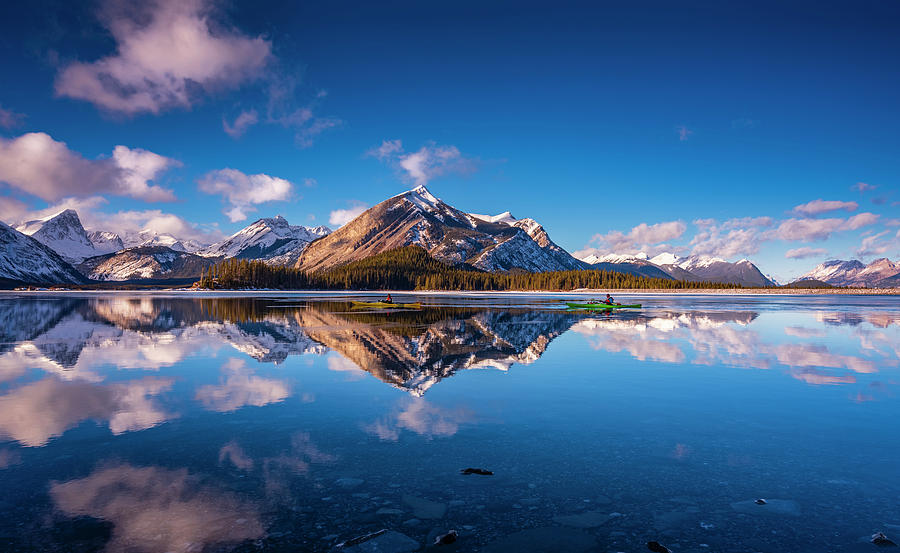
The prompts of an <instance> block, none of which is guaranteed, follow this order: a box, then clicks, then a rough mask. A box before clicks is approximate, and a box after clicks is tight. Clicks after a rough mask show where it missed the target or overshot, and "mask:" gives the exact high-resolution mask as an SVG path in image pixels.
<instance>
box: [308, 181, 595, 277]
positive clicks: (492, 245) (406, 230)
mask: <svg viewBox="0 0 900 553" xmlns="http://www.w3.org/2000/svg"><path fill="white" fill-rule="evenodd" d="M487 219H488V220H485V219H482V218H480V216H473V215H470V214H468V213H464V212H462V211H460V210H458V209H456V208H454V207H452V206H450V205H447V204H446V203H444V202H443V201H441V200H440V199H438V198H436V197H435V196H433V195H432V194H431V193H430V192H429V191H428V190H427V189H426V188H425V187H424V186H419V187H416V188H414V189H412V190H409V191H407V192H404V193H402V194H399V195H397V196H394V197H392V198H388V199H387V200H385V201H383V202H381V203H379V204H378V205H376V206H374V207H372V208H370V209H368V210H366V211H365V212H363V213H362V214H360V215H359V216H358V217H356V218H355V219H353V220H352V221H350V222H349V223H347V224H346V225H344V226H343V227H341V228H340V229H338V230H336V231H334V232H332V233H331V234H329V235H327V236H325V237H324V238H320V239H318V240H316V241H314V242H312V243H311V244H310V245H309V246H308V247H307V248H306V249H305V250H304V251H303V253H302V255H301V256H300V259H299V260H298V261H297V263H296V264H295V267H297V268H300V269H304V270H312V271H317V270H322V269H328V268H330V267H335V266H338V265H343V264H345V263H349V262H351V261H358V260H360V259H365V258H367V257H370V256H373V255H375V254H378V253H381V252H385V251H388V250H394V249H397V248H402V247H405V246H412V245H417V246H421V247H423V248H425V249H426V250H427V251H428V252H429V253H430V254H431V255H432V256H433V257H434V258H435V259H438V260H441V261H444V262H447V263H452V264H466V265H469V266H472V267H475V268H478V269H482V270H486V271H507V270H511V269H521V270H525V271H562V270H569V269H583V268H585V264H584V263H583V262H581V261H579V260H577V259H575V258H574V257H572V256H571V255H569V253H568V252H566V251H565V250H563V249H562V248H560V247H559V246H557V245H556V244H554V243H553V242H552V241H551V240H550V238H549V236H547V234H546V232H545V231H544V229H543V228H542V227H541V226H540V225H538V224H537V223H536V222H534V221H532V220H530V219H529V220H526V219H523V220H522V221H524V223H522V222H519V223H520V224H519V225H516V222H517V221H516V220H515V219H513V218H512V217H511V216H510V217H509V218H506V219H504V220H502V221H499V220H498V221H496V222H494V221H491V220H490V219H492V218H487ZM523 227H524V228H523Z"/></svg>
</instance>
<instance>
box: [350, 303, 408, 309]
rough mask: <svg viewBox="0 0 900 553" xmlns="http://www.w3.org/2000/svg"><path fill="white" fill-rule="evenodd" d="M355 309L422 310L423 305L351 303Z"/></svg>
mask: <svg viewBox="0 0 900 553" xmlns="http://www.w3.org/2000/svg"><path fill="white" fill-rule="evenodd" d="M350 303H352V304H353V307H370V308H373V309H421V308H422V304H421V303H419V302H416V303H393V302H391V303H388V302H386V301H351V302H350Z"/></svg>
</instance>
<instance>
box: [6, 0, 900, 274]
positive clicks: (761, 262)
mask: <svg viewBox="0 0 900 553" xmlns="http://www.w3.org/2000/svg"><path fill="white" fill-rule="evenodd" d="M898 25H900V4H898V3H896V2H867V1H862V2H861V1H854V2H827V1H819V2H678V3H672V2H668V1H664V2H634V3H624V2H615V3H612V2H590V3H588V2H583V3H570V2H554V3H552V4H547V3H529V2H521V1H520V2H499V1H498V2H483V1H480V2H464V1H460V2H452V3H443V2H442V3H438V2H419V1H411V2H344V1H330V2H315V3H312V2H309V3H297V2H293V1H286V0H285V1H256V2H246V1H240V0H232V1H229V2H224V1H218V0H158V1H156V2H140V3H136V2H124V1H94V2H91V1H85V2H68V1H64V0H60V1H48V0H37V1H34V2H4V3H2V4H0V220H2V221H5V222H7V223H15V222H19V221H23V220H28V219H33V218H36V217H39V216H45V215H48V214H51V213H54V212H56V211H59V210H61V209H63V208H68V207H71V208H74V209H76V210H77V211H78V213H79V215H80V216H81V219H82V221H83V223H84V225H85V227H87V228H88V229H89V230H109V231H113V232H119V233H128V232H134V231H137V230H140V229H142V228H151V229H154V230H157V231H159V232H171V233H174V234H176V235H178V236H179V237H184V238H190V239H197V240H201V241H206V242H211V241H215V240H217V239H220V238H221V237H222V236H225V235H228V234H231V233H233V232H235V231H237V230H239V229H240V228H242V227H244V226H246V225H248V224H250V223H252V222H253V221H254V220H256V219H258V218H260V217H271V216H274V215H276V214H281V215H283V216H284V217H286V218H287V219H288V221H290V222H291V223H292V224H303V225H308V226H316V225H327V226H330V227H332V228H336V227H338V226H340V225H341V224H344V223H346V221H348V220H349V219H350V218H352V217H353V216H354V215H355V214H357V213H359V212H360V211H361V210H363V209H365V208H366V207H369V206H372V205H374V204H376V203H378V202H380V201H382V200H384V199H386V198H387V197H389V196H392V195H395V194H398V193H400V192H403V191H404V190H407V189H409V188H411V187H413V186H416V185H419V184H423V185H426V186H427V187H428V188H429V190H430V191H431V192H432V193H433V194H435V195H436V196H438V197H440V198H441V199H443V200H444V201H445V202H447V203H449V204H450V205H453V206H454V207H457V208H459V209H462V210H464V211H467V212H472V213H488V214H496V213H500V212H503V211H510V212H511V213H512V214H513V215H514V216H516V217H519V218H524V217H531V218H534V219H536V220H537V221H539V222H540V223H541V224H543V225H544V227H545V228H546V229H547V231H548V232H549V233H550V236H551V237H552V238H553V239H554V240H555V241H556V242H557V243H558V244H559V245H561V246H562V247H564V248H566V249H567V250H569V251H570V252H573V253H575V254H576V255H579V256H583V255H587V254H590V253H595V254H604V253H613V252H615V253H637V252H641V251H642V252H646V253H648V254H649V255H651V256H652V255H654V254H657V253H661V252H674V253H676V254H678V255H681V256H686V255H691V254H697V255H715V256H718V257H722V258H725V259H728V260H738V259H741V258H748V259H750V260H752V261H753V262H755V263H756V264H757V265H758V266H759V267H760V268H761V270H762V271H763V272H764V273H766V274H769V275H772V276H774V277H775V278H776V279H778V280H780V281H788V280H791V279H793V278H796V277H797V276H800V275H801V274H803V273H805V272H806V271H808V270H809V269H811V268H812V267H814V266H815V265H816V264H818V263H821V262H822V261H824V260H826V259H835V258H839V259H860V260H862V261H865V262H868V261H871V260H873V259H875V258H879V257H889V258H891V259H895V260H896V259H897V258H898V257H900V156H898V153H900V134H898V132H897V129H898V128H900V101H898V97H900V96H898V91H900V64H898V62H897V61H898V59H900V33H897V32H896V29H897V28H898Z"/></svg>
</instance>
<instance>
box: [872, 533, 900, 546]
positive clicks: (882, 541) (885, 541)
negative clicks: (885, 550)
mask: <svg viewBox="0 0 900 553" xmlns="http://www.w3.org/2000/svg"><path fill="white" fill-rule="evenodd" d="M872 543H874V544H875V545H877V546H879V547H897V544H896V543H894V541H893V540H892V539H890V538H888V537H887V536H885V535H884V532H878V533H877V534H872Z"/></svg>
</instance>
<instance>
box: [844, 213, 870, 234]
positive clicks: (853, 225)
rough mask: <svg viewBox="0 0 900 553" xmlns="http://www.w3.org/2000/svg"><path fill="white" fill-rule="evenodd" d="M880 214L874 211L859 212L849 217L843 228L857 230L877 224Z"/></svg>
mask: <svg viewBox="0 0 900 553" xmlns="http://www.w3.org/2000/svg"><path fill="white" fill-rule="evenodd" d="M879 217H880V216H879V215H876V214H874V213H859V214H857V215H854V216H853V217H850V218H849V219H847V221H846V222H844V225H843V227H841V230H857V229H860V228H862V227H867V226H869V225H872V224H875V222H876V221H877V220H878V218H879Z"/></svg>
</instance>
